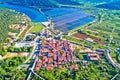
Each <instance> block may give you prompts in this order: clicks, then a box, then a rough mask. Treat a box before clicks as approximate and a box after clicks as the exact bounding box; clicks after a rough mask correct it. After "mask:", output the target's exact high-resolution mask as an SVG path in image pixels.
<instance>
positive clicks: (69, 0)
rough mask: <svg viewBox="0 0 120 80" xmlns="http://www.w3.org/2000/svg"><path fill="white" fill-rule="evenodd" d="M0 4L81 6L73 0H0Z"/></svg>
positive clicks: (48, 6) (41, 6) (45, 6)
mask: <svg viewBox="0 0 120 80" xmlns="http://www.w3.org/2000/svg"><path fill="white" fill-rule="evenodd" d="M0 3H8V4H13V5H20V6H25V7H30V6H36V7H40V8H53V7H58V6H59V4H66V5H80V4H79V3H78V2H75V1H73V0H65V1H64V0H0Z"/></svg>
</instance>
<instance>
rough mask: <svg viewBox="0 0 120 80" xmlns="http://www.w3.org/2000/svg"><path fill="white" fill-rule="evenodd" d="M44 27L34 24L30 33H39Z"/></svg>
mask: <svg viewBox="0 0 120 80" xmlns="http://www.w3.org/2000/svg"><path fill="white" fill-rule="evenodd" d="M43 28H44V26H43V25H42V24H34V25H33V27H32V28H31V29H30V30H29V32H30V33H39V32H40V31H41V30H42V29H43Z"/></svg>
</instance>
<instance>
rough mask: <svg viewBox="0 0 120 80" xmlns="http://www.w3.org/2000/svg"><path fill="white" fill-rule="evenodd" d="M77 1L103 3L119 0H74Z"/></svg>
mask: <svg viewBox="0 0 120 80" xmlns="http://www.w3.org/2000/svg"><path fill="white" fill-rule="evenodd" d="M73 1H77V2H92V3H101V2H112V1H118V0H73Z"/></svg>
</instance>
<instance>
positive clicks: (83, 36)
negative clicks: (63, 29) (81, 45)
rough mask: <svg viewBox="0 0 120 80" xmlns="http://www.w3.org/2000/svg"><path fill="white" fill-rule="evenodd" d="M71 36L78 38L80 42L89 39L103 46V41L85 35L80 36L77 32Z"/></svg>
mask: <svg viewBox="0 0 120 80" xmlns="http://www.w3.org/2000/svg"><path fill="white" fill-rule="evenodd" d="M73 36H74V37H76V38H80V39H81V40H87V39H91V41H93V42H96V43H101V44H104V41H103V40H101V39H99V38H96V37H94V36H89V35H87V34H82V33H79V32H78V33H75V34H73Z"/></svg>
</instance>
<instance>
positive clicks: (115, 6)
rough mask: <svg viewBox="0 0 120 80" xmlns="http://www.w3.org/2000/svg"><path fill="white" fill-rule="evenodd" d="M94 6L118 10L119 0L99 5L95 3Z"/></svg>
mask: <svg viewBox="0 0 120 80" xmlns="http://www.w3.org/2000/svg"><path fill="white" fill-rule="evenodd" d="M96 7H98V8H105V9H111V10H120V0H119V1H114V2H110V3H107V4H100V5H97V6H96Z"/></svg>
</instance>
